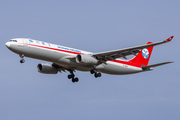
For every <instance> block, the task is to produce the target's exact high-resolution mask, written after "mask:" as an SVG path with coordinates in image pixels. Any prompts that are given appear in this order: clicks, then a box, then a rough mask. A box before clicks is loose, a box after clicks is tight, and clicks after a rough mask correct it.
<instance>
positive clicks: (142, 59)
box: [129, 42, 153, 66]
mask: <svg viewBox="0 0 180 120" xmlns="http://www.w3.org/2000/svg"><path fill="white" fill-rule="evenodd" d="M151 43H152V42H148V43H147V44H151ZM152 50H153V46H152V47H148V48H144V49H142V50H141V51H140V52H139V53H138V54H137V56H136V57H134V58H133V59H131V60H129V62H132V63H135V64H139V65H141V66H142V65H143V66H147V65H148V63H149V59H150V57H151V53H152Z"/></svg>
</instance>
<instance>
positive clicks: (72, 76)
mask: <svg viewBox="0 0 180 120" xmlns="http://www.w3.org/2000/svg"><path fill="white" fill-rule="evenodd" d="M68 79H72V82H73V83H75V82H78V81H79V78H77V77H76V78H75V75H74V73H73V71H70V74H69V75H68Z"/></svg>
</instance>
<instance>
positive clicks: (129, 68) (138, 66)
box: [5, 36, 174, 83]
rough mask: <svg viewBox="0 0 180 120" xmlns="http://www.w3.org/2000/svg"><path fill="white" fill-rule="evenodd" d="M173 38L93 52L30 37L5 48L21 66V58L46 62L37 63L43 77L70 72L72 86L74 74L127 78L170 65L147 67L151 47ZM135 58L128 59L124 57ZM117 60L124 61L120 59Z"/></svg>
mask: <svg viewBox="0 0 180 120" xmlns="http://www.w3.org/2000/svg"><path fill="white" fill-rule="evenodd" d="M173 37H174V36H171V37H169V38H168V39H166V40H164V41H161V42H156V43H152V42H147V44H145V45H140V46H135V47H130V48H125V49H119V50H113V51H107V52H98V53H92V52H87V51H83V50H79V49H75V48H70V47H65V46H61V45H55V44H51V43H47V42H43V41H38V40H34V39H30V38H14V39H11V40H10V41H9V42H7V43H5V45H6V47H7V48H8V49H9V50H11V51H12V52H14V53H16V54H18V55H19V56H20V57H21V60H20V63H24V62H25V60H24V57H30V58H34V59H39V60H44V61H48V62H50V63H40V64H38V65H37V70H38V72H40V73H43V74H57V73H58V72H67V71H68V72H70V74H69V75H68V78H69V79H71V80H72V82H73V83H75V82H78V81H79V79H78V78H77V77H75V74H74V72H75V71H76V70H78V71H90V73H91V74H94V76H95V78H98V77H101V73H106V74H112V75H126V74H134V73H140V72H145V71H150V70H153V67H157V66H161V65H165V64H169V63H172V62H163V63H158V64H153V65H148V62H149V59H150V56H151V53H152V50H153V47H154V46H156V45H160V44H163V43H167V42H170V41H171V40H172V39H173ZM129 55H134V57H133V58H132V59H130V60H127V56H129ZM120 58H124V60H123V59H120Z"/></svg>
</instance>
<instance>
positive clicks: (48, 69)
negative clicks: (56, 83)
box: [37, 63, 58, 74]
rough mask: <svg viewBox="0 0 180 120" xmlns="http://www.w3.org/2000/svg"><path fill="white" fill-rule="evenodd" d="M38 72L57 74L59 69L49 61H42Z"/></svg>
mask: <svg viewBox="0 0 180 120" xmlns="http://www.w3.org/2000/svg"><path fill="white" fill-rule="evenodd" d="M37 69H38V72H40V73H44V74H57V73H58V69H57V68H55V67H53V66H52V64H48V63H40V64H38V66H37Z"/></svg>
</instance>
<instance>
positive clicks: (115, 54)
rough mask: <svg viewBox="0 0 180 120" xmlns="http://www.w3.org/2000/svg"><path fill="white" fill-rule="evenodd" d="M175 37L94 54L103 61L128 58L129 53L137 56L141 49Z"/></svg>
mask: <svg viewBox="0 0 180 120" xmlns="http://www.w3.org/2000/svg"><path fill="white" fill-rule="evenodd" d="M173 37H174V36H171V37H169V38H168V39H166V40H164V41H162V42H156V43H150V44H146V45H141V46H136V47H131V48H125V49H120V50H114V51H107V52H101V53H95V54H92V55H93V56H94V57H96V59H98V60H100V61H101V62H103V63H105V62H106V61H108V60H114V61H116V58H120V57H123V58H125V59H127V58H126V56H128V55H135V56H136V54H137V53H139V52H140V50H141V49H144V48H148V47H152V46H156V45H160V44H163V43H167V42H170V41H171V40H172V39H173Z"/></svg>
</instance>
